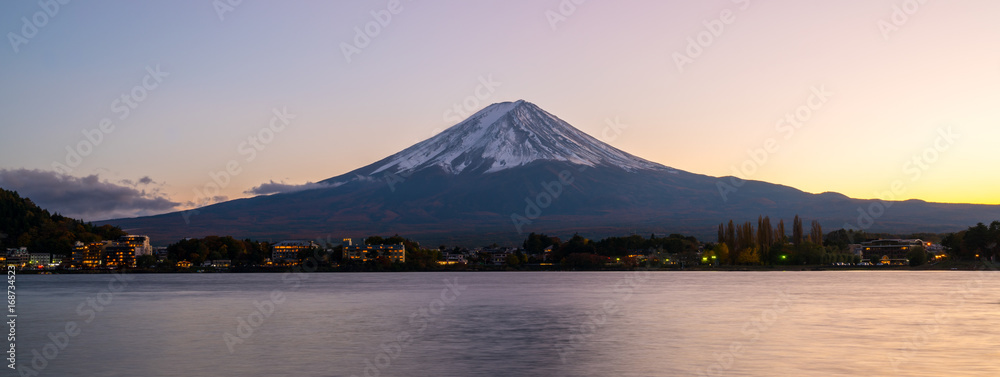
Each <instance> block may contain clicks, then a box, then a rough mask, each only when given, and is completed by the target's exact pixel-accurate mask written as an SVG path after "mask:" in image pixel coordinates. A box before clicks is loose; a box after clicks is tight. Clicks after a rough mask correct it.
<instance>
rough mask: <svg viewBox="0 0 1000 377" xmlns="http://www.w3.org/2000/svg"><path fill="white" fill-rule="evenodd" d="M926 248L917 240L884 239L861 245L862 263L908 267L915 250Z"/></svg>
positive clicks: (922, 242)
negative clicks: (910, 256) (911, 252)
mask: <svg viewBox="0 0 1000 377" xmlns="http://www.w3.org/2000/svg"><path fill="white" fill-rule="evenodd" d="M917 247H924V241H922V240H917V239H883V240H874V241H868V242H862V243H861V259H862V261H865V262H869V263H872V264H882V265H906V264H909V263H910V258H909V257H908V254H909V253H910V251H912V250H913V248H917Z"/></svg>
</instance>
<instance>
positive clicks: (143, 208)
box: [0, 169, 180, 221]
mask: <svg viewBox="0 0 1000 377" xmlns="http://www.w3.org/2000/svg"><path fill="white" fill-rule="evenodd" d="M121 183H123V184H124V185H122V184H116V183H111V182H108V181H107V180H101V179H100V177H99V176H98V175H97V174H94V175H88V176H86V177H74V176H71V175H65V174H61V173H57V172H51V171H43V170H29V169H10V170H8V169H0V187H2V188H5V189H7V190H14V191H17V192H18V194H20V195H21V197H27V198H30V199H31V201H33V202H35V204H37V205H38V206H39V207H42V208H45V209H47V210H49V212H54V213H59V214H61V215H63V216H67V217H72V218H77V219H83V220H85V221H95V220H105V219H113V218H121V217H135V216H148V215H155V214H160V213H165V212H170V211H173V210H176V207H177V206H178V205H179V204H180V203H177V202H174V201H171V200H170V199H169V198H168V197H167V196H165V195H163V194H161V193H160V191H159V188H152V189H150V190H147V189H146V188H139V187H138V186H146V185H150V184H153V183H155V182H154V181H153V180H152V179H151V178H149V177H142V178H140V179H139V181H138V183H135V182H133V181H131V180H125V181H124V182H121Z"/></svg>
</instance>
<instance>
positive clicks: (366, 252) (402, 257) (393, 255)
mask: <svg viewBox="0 0 1000 377" xmlns="http://www.w3.org/2000/svg"><path fill="white" fill-rule="evenodd" d="M375 257H382V258H386V259H388V260H389V261H391V262H399V263H403V262H406V248H405V247H404V246H403V244H402V243H398V244H393V245H357V246H355V245H353V244H352V243H351V240H350V239H349V238H345V239H344V260H345V261H354V262H367V261H369V260H374V258H375Z"/></svg>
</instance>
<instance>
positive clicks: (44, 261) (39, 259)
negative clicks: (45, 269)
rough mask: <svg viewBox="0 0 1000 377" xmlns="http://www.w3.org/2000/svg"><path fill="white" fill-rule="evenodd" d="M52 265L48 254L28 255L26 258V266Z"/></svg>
mask: <svg viewBox="0 0 1000 377" xmlns="http://www.w3.org/2000/svg"><path fill="white" fill-rule="evenodd" d="M50 263H52V254H49V253H30V254H29V257H28V264H30V265H32V266H48V265H49V264H50Z"/></svg>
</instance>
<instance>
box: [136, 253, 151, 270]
mask: <svg viewBox="0 0 1000 377" xmlns="http://www.w3.org/2000/svg"><path fill="white" fill-rule="evenodd" d="M154 264H156V257H155V256H152V255H149V254H146V255H140V256H139V257H138V258H136V259H135V265H136V267H139V268H150V267H153V265H154Z"/></svg>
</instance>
